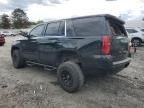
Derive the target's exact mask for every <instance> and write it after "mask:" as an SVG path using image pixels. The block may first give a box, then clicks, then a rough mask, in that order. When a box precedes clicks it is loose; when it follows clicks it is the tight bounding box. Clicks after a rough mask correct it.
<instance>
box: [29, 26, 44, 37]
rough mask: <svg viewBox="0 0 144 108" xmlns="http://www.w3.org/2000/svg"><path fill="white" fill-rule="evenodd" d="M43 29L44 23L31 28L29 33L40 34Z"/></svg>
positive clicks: (32, 34) (35, 35)
mask: <svg viewBox="0 0 144 108" xmlns="http://www.w3.org/2000/svg"><path fill="white" fill-rule="evenodd" d="M43 29H44V24H41V25H38V26H37V27H35V28H34V29H32V30H31V32H30V35H31V36H34V37H37V36H41V35H42V31H43Z"/></svg>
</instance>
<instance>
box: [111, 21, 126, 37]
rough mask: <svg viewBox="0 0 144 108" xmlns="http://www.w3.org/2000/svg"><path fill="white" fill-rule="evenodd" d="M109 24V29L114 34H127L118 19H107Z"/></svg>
mask: <svg viewBox="0 0 144 108" xmlns="http://www.w3.org/2000/svg"><path fill="white" fill-rule="evenodd" d="M108 20H109V24H110V30H111V32H112V34H113V35H114V36H119V35H121V36H127V33H126V30H125V28H124V26H123V24H121V23H120V22H119V21H117V20H114V19H108Z"/></svg>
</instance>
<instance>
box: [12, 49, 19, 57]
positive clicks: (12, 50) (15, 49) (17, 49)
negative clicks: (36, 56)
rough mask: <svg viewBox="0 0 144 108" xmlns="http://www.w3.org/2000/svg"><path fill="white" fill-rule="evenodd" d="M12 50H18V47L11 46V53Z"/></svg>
mask: <svg viewBox="0 0 144 108" xmlns="http://www.w3.org/2000/svg"><path fill="white" fill-rule="evenodd" d="M14 50H19V48H18V47H12V49H11V55H12V53H13V51H14Z"/></svg>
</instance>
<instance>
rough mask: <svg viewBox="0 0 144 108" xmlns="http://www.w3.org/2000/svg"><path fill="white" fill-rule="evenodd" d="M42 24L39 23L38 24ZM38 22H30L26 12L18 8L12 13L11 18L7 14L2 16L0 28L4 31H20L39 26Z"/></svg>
mask: <svg viewBox="0 0 144 108" xmlns="http://www.w3.org/2000/svg"><path fill="white" fill-rule="evenodd" d="M39 22H42V21H38V22H37V23H39ZM37 23H36V22H30V21H29V18H28V17H27V14H26V13H25V12H24V10H22V9H20V8H17V9H15V10H14V11H13V12H12V13H11V17H10V16H8V15H7V14H3V15H2V16H1V23H0V28H3V29H10V28H13V29H15V28H16V29H20V28H28V27H29V26H31V25H35V24H37Z"/></svg>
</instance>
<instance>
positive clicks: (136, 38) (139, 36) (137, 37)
mask: <svg viewBox="0 0 144 108" xmlns="http://www.w3.org/2000/svg"><path fill="white" fill-rule="evenodd" d="M126 30H127V32H128V33H129V38H130V40H131V42H132V44H133V45H135V46H141V44H142V43H143V42H144V32H143V31H142V30H141V29H140V28H126Z"/></svg>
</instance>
